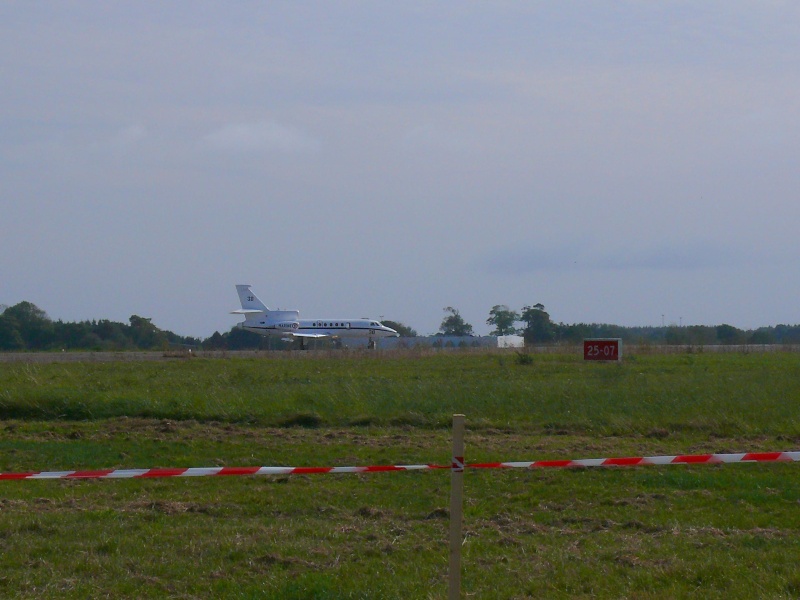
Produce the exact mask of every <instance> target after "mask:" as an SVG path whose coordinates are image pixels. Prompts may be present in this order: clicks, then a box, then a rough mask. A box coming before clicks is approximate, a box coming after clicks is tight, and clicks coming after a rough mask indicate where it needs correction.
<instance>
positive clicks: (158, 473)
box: [0, 451, 800, 480]
mask: <svg viewBox="0 0 800 600" xmlns="http://www.w3.org/2000/svg"><path fill="white" fill-rule="evenodd" d="M798 461H800V451H799V452H746V453H741V454H684V455H675V456H630V457H619V458H584V459H579V460H537V461H530V462H493V463H473V464H464V462H463V458H461V457H456V458H454V459H453V462H452V464H451V465H450V466H445V465H431V464H429V465H373V466H367V467H195V468H185V469H102V470H93V471H38V472H29V473H0V480H11V479H133V478H137V479H139V478H141V479H144V478H153V477H207V476H211V475H311V474H316V473H386V472H390V471H424V470H433V469H446V470H454V471H460V470H463V469H464V468H467V469H514V468H521V469H537V468H547V467H551V468H552V467H555V468H569V467H635V466H644V465H697V464H727V463H744V462H760V463H763V462H798Z"/></svg>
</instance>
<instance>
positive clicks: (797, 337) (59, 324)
mask: <svg viewBox="0 0 800 600" xmlns="http://www.w3.org/2000/svg"><path fill="white" fill-rule="evenodd" d="M3 309H5V310H3ZM444 311H445V316H444V318H443V319H442V323H441V326H440V328H439V333H438V334H437V335H447V336H470V335H473V328H472V325H471V324H469V323H467V322H466V321H465V320H464V318H463V317H462V316H461V314H460V313H459V311H458V309H456V308H453V307H452V306H448V307H446V308H445V309H444ZM383 323H384V324H385V325H387V326H388V327H391V328H392V329H395V330H396V331H397V332H398V333H400V335H401V336H402V337H416V336H417V332H416V331H414V329H412V328H411V327H409V326H407V325H405V324H403V323H399V322H397V321H383ZM486 323H487V325H491V326H492V327H494V329H493V330H492V332H491V335H521V336H523V337H524V338H525V343H526V344H558V343H563V344H577V343H580V342H581V341H582V340H583V339H585V338H592V337H614V338H621V339H622V340H624V341H625V342H626V343H633V344H643V343H644V344H648V343H651V344H670V345H677V344H688V345H715V344H800V325H776V326H774V327H761V328H759V329H755V330H742V329H737V328H736V327H733V326H732V325H725V324H723V325H717V326H706V325H690V326H683V327H678V326H675V325H673V326H668V327H624V326H620V325H609V324H598V323H577V324H572V325H568V324H564V323H554V322H553V321H552V320H551V319H550V315H549V314H548V313H547V311H546V310H545V307H544V306H543V305H542V304H534V305H532V306H525V307H524V308H523V309H522V310H521V311H515V310H512V309H510V308H509V307H508V306H506V305H502V304H498V305H495V306H494V307H492V309H491V310H490V311H489V318H488V319H487V320H486ZM325 343H327V344H331V345H335V344H336V342H335V341H333V340H328V341H327V342H325ZM175 347H186V348H201V349H205V350H246V349H264V350H267V349H290V348H293V347H294V346H293V345H289V344H285V343H283V342H281V341H280V340H276V339H275V338H271V337H265V336H260V335H258V334H255V333H252V332H249V331H245V330H243V329H240V328H238V327H235V326H234V327H232V328H231V330H230V331H228V332H226V333H220V332H215V333H214V334H213V335H212V336H210V337H208V338H205V339H200V338H195V337H188V336H180V335H177V334H175V333H173V332H171V331H165V330H162V329H159V328H158V327H156V326H155V325H154V324H153V323H152V321H151V319H149V318H145V317H140V316H138V315H131V317H130V318H129V319H128V323H119V322H114V321H109V320H107V319H101V320H97V321H95V320H93V321H80V322H64V321H61V320H58V321H53V320H52V319H50V317H48V316H47V313H45V311H44V310H42V309H40V308H39V307H37V306H36V305H35V304H33V303H31V302H20V303H19V304H16V305H14V306H11V307H3V306H0V351H4V352H7V351H37V350H87V351H120V350H166V349H168V348H175Z"/></svg>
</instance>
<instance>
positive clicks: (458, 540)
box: [0, 415, 800, 599]
mask: <svg viewBox="0 0 800 600" xmlns="http://www.w3.org/2000/svg"><path fill="white" fill-rule="evenodd" d="M464 429H465V416H464V415H453V452H452V461H451V464H450V465H437V464H416V465H368V466H342V467H325V466H306V467H270V466H262V467H195V468H157V469H98V470H84V471H81V470H74V471H31V472H18V473H13V472H6V473H3V472H0V481H8V480H28V479H31V480H33V479H50V480H52V479H132V478H134V479H135V478H141V479H145V478H163V477H209V476H223V477H224V476H245V475H250V476H252V475H311V474H327V473H388V472H398V471H419V470H449V471H450V473H451V489H450V528H449V551H450V555H449V573H448V580H449V582H448V589H449V598H450V599H456V598H460V596H461V591H460V590H461V570H462V569H461V546H462V543H463V535H462V525H463V497H464V472H465V471H466V470H469V469H515V468H521V469H541V468H588V467H633V466H666V465H715V464H716V465H718V464H733V463H768V462H800V451H790V452H743V453H729V454H684V455H662V456H628V457H608V458H584V459H558V460H535V461H514V462H491V463H472V464H469V463H467V462H465V459H464V456H465V454H464Z"/></svg>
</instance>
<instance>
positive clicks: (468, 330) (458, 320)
mask: <svg viewBox="0 0 800 600" xmlns="http://www.w3.org/2000/svg"><path fill="white" fill-rule="evenodd" d="M443 310H444V311H445V312H447V313H450V314H448V315H447V316H446V317H445V318H444V319H442V324H441V325H440V326H439V331H440V332H442V334H443V335H452V336H465V335H472V325H470V324H469V323H467V322H466V321H464V318H463V317H462V316H461V314H460V313H459V312H458V310H456V309H455V308H453V307H452V306H447V307H445V308H444V309H443Z"/></svg>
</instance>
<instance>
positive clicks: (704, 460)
mask: <svg viewBox="0 0 800 600" xmlns="http://www.w3.org/2000/svg"><path fill="white" fill-rule="evenodd" d="M796 461H800V452H745V453H741V454H683V455H675V456H628V457H620V458H584V459H580V460H537V461H532V462H502V463H482V464H471V465H468V467H470V468H472V469H513V468H522V469H537V468H542V467H556V468H566V467H636V466H640V465H700V464H723V463H741V462H796Z"/></svg>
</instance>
